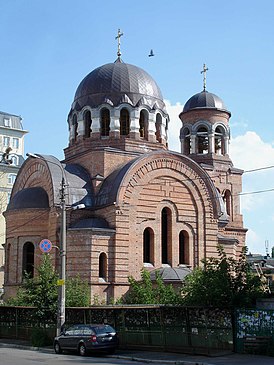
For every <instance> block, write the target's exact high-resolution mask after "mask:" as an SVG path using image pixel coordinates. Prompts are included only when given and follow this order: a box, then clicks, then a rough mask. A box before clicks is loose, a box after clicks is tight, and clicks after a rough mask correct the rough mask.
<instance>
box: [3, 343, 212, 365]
mask: <svg viewBox="0 0 274 365" xmlns="http://www.w3.org/2000/svg"><path fill="white" fill-rule="evenodd" d="M0 347H6V348H15V349H20V350H30V351H40V352H44V353H54V350H53V349H51V348H46V347H35V346H28V345H19V344H11V343H1V342H0ZM107 357H110V358H113V359H121V360H129V361H135V362H144V363H147V364H167V365H169V364H173V365H211V364H210V363H205V362H200V361H198V362H197V361H194V362H193V361H185V360H179V361H178V360H160V359H158V360H155V359H144V358H141V357H134V356H126V355H107Z"/></svg>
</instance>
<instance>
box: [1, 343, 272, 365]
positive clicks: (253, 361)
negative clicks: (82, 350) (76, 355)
mask: <svg viewBox="0 0 274 365" xmlns="http://www.w3.org/2000/svg"><path fill="white" fill-rule="evenodd" d="M0 347H9V348H21V349H28V350H30V349H31V350H33V351H42V352H51V353H52V352H53V351H54V350H53V348H51V347H41V348H38V347H32V346H31V345H30V344H29V343H28V342H26V341H20V340H11V339H0ZM0 352H1V351H0ZM108 356H110V357H113V358H118V359H126V360H132V361H134V362H138V361H139V362H146V363H148V364H149V363H152V364H176V365H258V364H260V365H274V357H269V356H261V355H248V354H236V353H227V354H219V355H218V356H200V355H188V354H181V353H171V352H160V351H144V350H142V351H140V350H118V351H117V353H115V354H114V355H108Z"/></svg>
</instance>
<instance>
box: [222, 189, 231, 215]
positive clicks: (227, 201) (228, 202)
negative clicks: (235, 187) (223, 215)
mask: <svg viewBox="0 0 274 365" xmlns="http://www.w3.org/2000/svg"><path fill="white" fill-rule="evenodd" d="M223 199H224V204H225V209H226V212H227V214H228V215H231V192H230V191H229V190H226V191H225V192H224V195H223Z"/></svg>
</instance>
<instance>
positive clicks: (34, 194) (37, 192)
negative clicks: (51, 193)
mask: <svg viewBox="0 0 274 365" xmlns="http://www.w3.org/2000/svg"><path fill="white" fill-rule="evenodd" d="M48 207H49V198H48V194H47V192H46V191H45V190H44V189H43V188H41V187H33V188H26V189H23V190H20V191H18V192H17V193H16V194H15V195H14V197H13V198H12V199H11V201H10V203H9V205H8V210H11V209H26V208H48Z"/></svg>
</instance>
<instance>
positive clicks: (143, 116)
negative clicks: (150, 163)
mask: <svg viewBox="0 0 274 365" xmlns="http://www.w3.org/2000/svg"><path fill="white" fill-rule="evenodd" d="M139 126H140V128H139V132H140V137H142V138H144V139H148V113H147V111H146V110H141V112H140V119H139Z"/></svg>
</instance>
